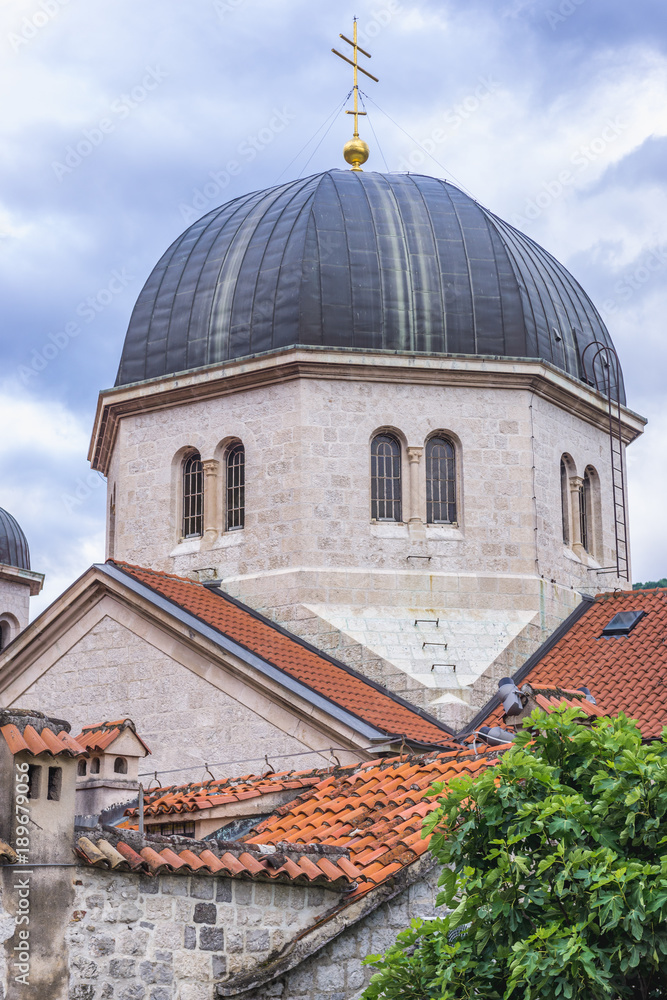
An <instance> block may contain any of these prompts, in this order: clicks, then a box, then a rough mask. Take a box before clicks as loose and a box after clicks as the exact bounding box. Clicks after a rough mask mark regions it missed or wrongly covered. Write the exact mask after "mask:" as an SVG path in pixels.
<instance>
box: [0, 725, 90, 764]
mask: <svg viewBox="0 0 667 1000" xmlns="http://www.w3.org/2000/svg"><path fill="white" fill-rule="evenodd" d="M0 732H1V733H2V735H3V736H4V738H5V742H6V743H7V746H8V747H9V749H10V750H11V752H12V753H13V754H17V753H29V754H32V756H33V757H38V756H39V755H40V754H48V755H49V756H50V757H59V756H66V757H79V756H88V752H87V750H86V748H85V747H82V746H81V745H80V744H79V743H78V742H77V740H75V739H74V738H73V737H72V736H70V734H69V733H68V732H67V730H66V729H62V730H60V732H59V733H58V734H57V735H56V734H55V733H53V732H51V730H50V729H47V728H44V729H42V731H41V733H38V732H37V730H36V729H34V728H33V726H26V727H25V729H24V730H23V733H21V730H20V729H19V728H18V726H15V725H14V724H13V723H8V724H7V725H6V726H2V727H1V728H0Z"/></svg>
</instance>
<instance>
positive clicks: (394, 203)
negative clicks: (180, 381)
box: [116, 170, 625, 401]
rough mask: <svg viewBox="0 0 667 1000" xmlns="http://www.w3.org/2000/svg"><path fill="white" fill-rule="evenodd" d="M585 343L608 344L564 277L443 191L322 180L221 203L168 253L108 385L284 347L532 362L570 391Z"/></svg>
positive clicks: (397, 177) (342, 177)
mask: <svg viewBox="0 0 667 1000" xmlns="http://www.w3.org/2000/svg"><path fill="white" fill-rule="evenodd" d="M593 341H597V342H601V343H603V344H605V345H608V346H611V340H610V338H609V334H608V332H607V329H606V327H605V325H604V323H603V321H602V319H601V318H600V315H599V313H598V312H597V310H596V308H595V306H594V305H593V303H592V302H591V300H590V299H589V297H588V296H587V295H586V293H585V292H584V291H583V289H582V288H581V286H580V285H579V284H578V283H577V282H576V281H575V279H574V278H573V277H572V275H571V274H570V273H569V272H568V271H567V270H566V269H565V268H564V267H563V266H562V265H561V264H559V263H558V261H557V260H555V258H554V257H552V256H551V254H549V253H547V251H546V250H544V249H543V248H542V247H540V246H539V245H538V244H537V243H535V242H534V241H533V240H531V239H530V238H529V237H528V236H525V235H524V234H523V233H520V232H519V231H518V230H516V229H514V227H512V226H510V225H508V223H506V222H503V221H502V220H501V219H499V218H498V217H497V216H495V215H493V213H492V212H490V211H488V209H485V208H483V207H482V206H481V205H479V204H478V203H477V202H476V201H475V200H474V199H472V198H471V197H469V196H468V195H466V194H464V193H463V192H462V191H460V190H459V189H458V188H457V187H455V186H454V185H452V184H449V183H448V182H447V181H443V180H439V179H437V178H434V177H426V176H422V175H418V174H417V175H416V174H379V173H373V172H354V171H349V170H328V171H326V172H324V173H320V174H315V175H313V176H312V177H307V178H305V179H302V180H297V181H291V182H290V183H288V184H282V185H280V186H278V187H274V188H269V189H268V190H265V191H258V192H255V193H253V194H248V195H245V196H243V197H241V198H236V199H235V200H234V201H231V202H229V203H228V204H226V205H223V206H222V207H221V208H217V209H215V210H214V211H212V212H209V213H208V215H205V216H204V217H203V218H202V219H200V220H199V221H198V222H196V223H194V224H193V225H192V226H190V228H189V229H187V230H186V231H185V232H184V233H183V235H182V236H180V237H179V238H178V239H177V240H176V242H175V243H173V244H172V246H171V247H170V248H169V249H168V250H167V252H166V253H165V254H164V256H163V257H162V259H161V260H160V261H159V262H158V264H157V266H156V267H155V269H154V270H153V272H152V274H151V275H150V277H149V279H148V281H147V282H146V284H145V286H144V288H143V290H142V291H141V293H140V295H139V298H138V300H137V303H136V306H135V308H134V311H133V313H132V318H131V320H130V325H129V328H128V331H127V336H126V338H125V345H124V347H123V354H122V358H121V362H120V368H119V371H118V378H117V380H116V385H127V384H129V383H132V382H141V381H144V380H146V379H152V378H157V377H160V376H165V375H174V374H176V373H179V372H184V371H189V370H192V369H198V368H203V367H205V366H207V365H213V364H220V363H223V362H226V361H231V360H234V359H237V358H245V357H248V356H250V355H255V354H262V353H265V352H268V351H275V350H279V349H281V348H286V347H290V346H296V345H302V346H309V347H320V348H327V349H331V348H342V349H346V350H349V349H358V350H371V351H376V350H384V351H392V352H400V353H404V352H405V353H413V354H415V353H420V354H427V355H433V354H437V355H473V356H477V357H481V356H484V357H489V356H500V357H511V358H522V359H542V360H544V361H548V362H550V363H551V364H553V365H555V366H556V367H557V368H559V369H561V370H562V371H565V372H567V373H568V374H570V375H572V376H574V378H577V379H581V380H583V379H584V378H585V372H584V369H583V364H582V357H583V354H584V351H585V349H586V347H587V345H588V344H590V343H592V342H593ZM593 353H594V351H593V349H592V350H591V351H589V352H588V355H587V357H588V358H591V357H592V354H593ZM619 378H620V373H619ZM619 394H620V397H621V400H622V401H625V397H624V392H623V385H622V381H621V384H620V386H619Z"/></svg>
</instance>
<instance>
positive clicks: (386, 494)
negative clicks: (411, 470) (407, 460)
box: [371, 434, 401, 521]
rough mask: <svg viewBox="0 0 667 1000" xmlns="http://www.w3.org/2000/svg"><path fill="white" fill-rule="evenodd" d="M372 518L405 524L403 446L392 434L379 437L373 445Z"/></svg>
mask: <svg viewBox="0 0 667 1000" xmlns="http://www.w3.org/2000/svg"><path fill="white" fill-rule="evenodd" d="M371 517H372V519H373V520H374V521H400V520H401V446H400V444H399V443H398V441H397V440H396V438H395V437H394V436H393V435H392V434H376V435H375V437H374V438H373V441H372V442H371Z"/></svg>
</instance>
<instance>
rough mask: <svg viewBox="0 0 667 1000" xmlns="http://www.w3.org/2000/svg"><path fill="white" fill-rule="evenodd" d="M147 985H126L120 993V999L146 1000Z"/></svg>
mask: <svg viewBox="0 0 667 1000" xmlns="http://www.w3.org/2000/svg"><path fill="white" fill-rule="evenodd" d="M145 996H146V987H145V986H144V985H143V984H142V983H132V985H131V986H125V987H124V988H123V989H121V991H120V992H119V994H118V1000H144V997H145Z"/></svg>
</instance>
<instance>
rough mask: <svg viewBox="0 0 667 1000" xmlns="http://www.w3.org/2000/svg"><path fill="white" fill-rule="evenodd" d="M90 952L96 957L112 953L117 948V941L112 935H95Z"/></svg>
mask: <svg viewBox="0 0 667 1000" xmlns="http://www.w3.org/2000/svg"><path fill="white" fill-rule="evenodd" d="M88 947H89V948H90V954H91V955H93V956H94V957H95V958H99V956H100V955H111V954H112V952H113V951H115V948H116V942H115V941H114V939H113V938H112V937H108V936H104V937H94V938H93V939H92V940H91V941H90V944H89V945H88Z"/></svg>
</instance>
